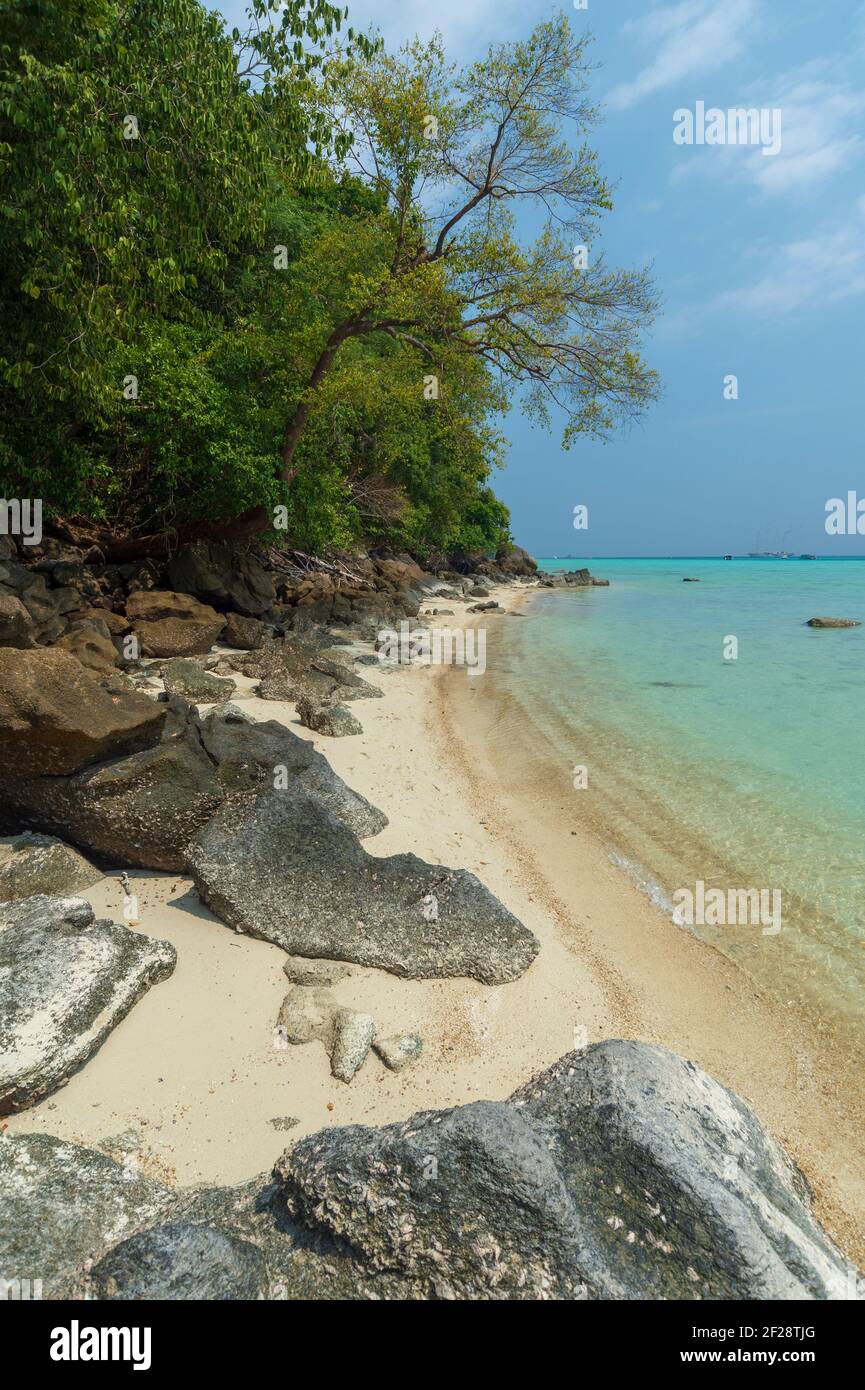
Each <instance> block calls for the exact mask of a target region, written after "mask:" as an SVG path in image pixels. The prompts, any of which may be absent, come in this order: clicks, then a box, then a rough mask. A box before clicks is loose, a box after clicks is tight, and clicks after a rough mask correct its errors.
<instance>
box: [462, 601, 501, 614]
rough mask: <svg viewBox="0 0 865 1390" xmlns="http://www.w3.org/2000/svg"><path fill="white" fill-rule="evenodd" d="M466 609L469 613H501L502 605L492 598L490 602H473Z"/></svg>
mask: <svg viewBox="0 0 865 1390" xmlns="http://www.w3.org/2000/svg"><path fill="white" fill-rule="evenodd" d="M466 611H467V612H469V613H501V611H502V606H501V604H500V603H496V602H495V600H492V601H491V602H490V603H473V604H471V605H470V607H469V608H468V609H467V610H466Z"/></svg>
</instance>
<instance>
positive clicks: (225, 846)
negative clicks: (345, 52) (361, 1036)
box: [188, 790, 539, 984]
mask: <svg viewBox="0 0 865 1390" xmlns="http://www.w3.org/2000/svg"><path fill="white" fill-rule="evenodd" d="M188 857H189V865H190V871H191V873H192V875H193V877H194V879H195V886H196V888H197V889H198V892H199V893H200V895H201V897H202V898H203V899H204V901H205V902H207V903H208V905H209V906H210V907H211V908H212V909H213V911H214V912H215V913H216V915H217V916H218V917H220V918H222V920H223V921H225V922H227V923H228V924H229V925H230V926H232V927H234V928H235V929H236V930H238V931H243V932H248V933H250V934H251V935H253V936H260V937H263V938H264V939H265V940H266V941H273V942H275V943H276V944H277V945H279V946H281V947H282V948H283V950H285V951H288V952H290V953H291V954H295V955H305V956H313V957H316V958H317V957H322V956H323V957H326V958H328V959H333V960H345V961H352V962H355V963H356V964H358V965H371V966H376V967H379V968H381V969H383V970H389V971H391V972H392V973H393V974H395V975H402V976H407V977H409V978H413V979H431V978H446V977H449V976H454V975H470V976H472V977H473V978H474V979H476V980H479V981H481V983H483V984H503V983H505V982H506V981H508V980H514V979H517V978H518V976H520V975H521V974H522V973H523V971H524V970H526V969H527V968H528V966H529V965H530V964H531V962H532V961H533V960H534V957H535V956H536V954H537V952H538V950H539V943H538V941H537V939H536V938H535V937H534V936H533V935H532V933H531V932H530V931H527V929H526V928H525V927H524V926H523V925H522V923H520V922H518V921H517V919H516V917H514V916H513V915H512V914H511V913H510V912H508V911H507V909H506V908H505V907H503V905H502V904H501V903H500V902H499V901H498V900H497V899H496V898H495V897H493V895H492V894H491V893H490V892H489V891H488V889H486V888H485V887H484V886H483V884H482V883H480V882H479V880H478V879H476V878H475V876H474V874H470V873H468V872H466V870H464V869H459V870H453V869H447V868H445V867H443V866H439V865H435V866H434V865H430V864H425V863H424V862H423V860H421V859H418V858H417V857H416V856H415V855H413V854H399V855H394V856H392V857H390V858H374V857H373V856H372V855H369V854H367V853H366V851H365V850H364V849H363V847H362V846H361V845H360V844H359V843H358V841H357V839H356V837H355V836H354V835H353V834H352V833H351V831H350V830H349V829H347V827H346V826H345V824H343V823H342V822H341V821H339V820H337V818H336V817H335V816H334V815H333V814H332V813H331V812H330V811H329V810H328V809H327V807H326V806H324V805H323V804H322V803H321V802H320V801H318V800H314V799H313V798H312V797H310V796H306V795H304V794H303V793H301V792H299V791H297V792H292V793H291V794H286V793H284V792H280V791H277V790H269V791H266V792H263V793H262V794H261V795H260V796H259V797H258V798H257V800H256V801H255V802H254V804H249V803H247V802H245V801H244V802H243V803H242V804H241V803H239V802H238V803H233V804H231V805H229V806H226V807H225V808H223V810H222V811H220V812H219V814H218V815H217V816H215V817H214V819H213V820H212V821H211V822H210V824H209V825H208V826H206V827H205V828H204V830H202V831H201V832H200V833H199V834H198V835H196V837H195V839H194V840H193V841H192V843H191V845H190V848H189V856H188ZM430 902H432V903H433V905H434V910H432V911H431V910H430V905H429V904H430Z"/></svg>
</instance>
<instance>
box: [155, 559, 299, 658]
mask: <svg viewBox="0 0 865 1390" xmlns="http://www.w3.org/2000/svg"><path fill="white" fill-rule="evenodd" d="M168 582H169V583H170V584H171V586H172V588H173V589H175V590H176V591H177V592H178V593H180V594H194V595H195V597H196V598H199V599H201V600H202V601H203V602H204V603H207V604H211V605H213V607H215V608H219V609H233V610H235V611H236V612H237V613H243V614H245V615H247V616H249V617H259V616H260V615H261V614H262V613H266V612H268V611H269V610H270V609H271V608H272V607H273V604H274V602H275V600H276V585H275V583H274V579H273V576H272V575H271V574H269V573H268V571H267V570H266V569H265V567H264V565H263V564H262V562H261V561H260V560H259V559H258V557H257V556H256V555H255V554H253V553H252V552H251V551H243V550H237V549H235V548H233V547H232V546H229V545H225V544H222V543H219V542H214V541H197V542H195V543H194V544H193V545H185V546H183V547H182V548H181V549H180V550H178V551H177V553H176V554H175V555H174V556H172V558H171V560H169V562H168ZM238 645H239V646H240V645H242V643H238Z"/></svg>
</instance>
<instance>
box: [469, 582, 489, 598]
mask: <svg viewBox="0 0 865 1390" xmlns="http://www.w3.org/2000/svg"><path fill="white" fill-rule="evenodd" d="M469 594H470V595H471V597H472V598H489V596H490V591H489V589H486V588H484V586H483V584H473V585H472V586H471V588H470V589H469Z"/></svg>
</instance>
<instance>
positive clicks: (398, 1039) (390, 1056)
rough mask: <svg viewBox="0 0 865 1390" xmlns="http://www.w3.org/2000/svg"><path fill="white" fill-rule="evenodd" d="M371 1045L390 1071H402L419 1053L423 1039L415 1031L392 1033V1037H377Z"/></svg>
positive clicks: (415, 1059) (421, 1049)
mask: <svg viewBox="0 0 865 1390" xmlns="http://www.w3.org/2000/svg"><path fill="white" fill-rule="evenodd" d="M373 1047H374V1048H375V1050H376V1052H377V1053H378V1055H379V1057H380V1058H381V1060H382V1061H383V1062H384V1064H385V1066H386V1067H388V1068H389V1070H390V1071H404V1070H405V1068H406V1067H410V1066H411V1064H412V1062H416V1061H417V1059H418V1057H419V1056H420V1055H421V1052H422V1051H423V1041H422V1039H421V1038H419V1037H418V1036H417V1034H416V1033H394V1035H393V1037H390V1038H379V1039H378V1040H377V1041H376V1042H374V1043H373Z"/></svg>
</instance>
